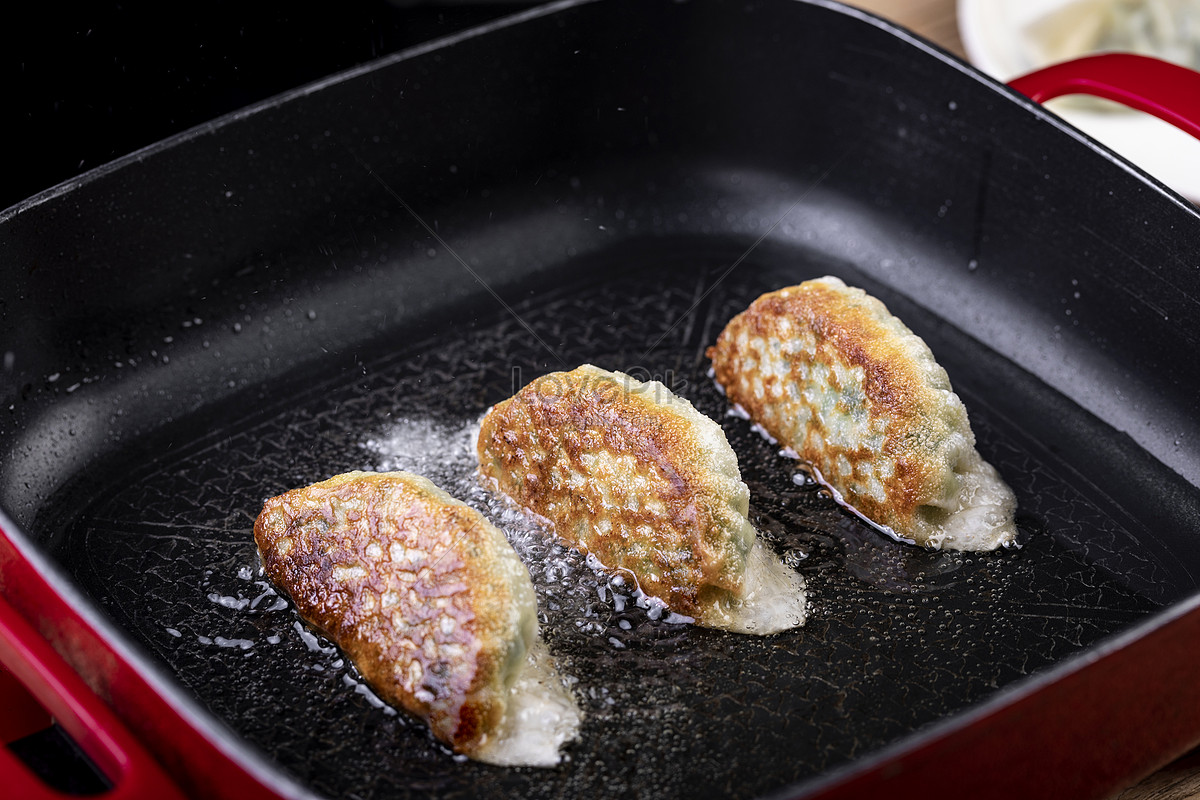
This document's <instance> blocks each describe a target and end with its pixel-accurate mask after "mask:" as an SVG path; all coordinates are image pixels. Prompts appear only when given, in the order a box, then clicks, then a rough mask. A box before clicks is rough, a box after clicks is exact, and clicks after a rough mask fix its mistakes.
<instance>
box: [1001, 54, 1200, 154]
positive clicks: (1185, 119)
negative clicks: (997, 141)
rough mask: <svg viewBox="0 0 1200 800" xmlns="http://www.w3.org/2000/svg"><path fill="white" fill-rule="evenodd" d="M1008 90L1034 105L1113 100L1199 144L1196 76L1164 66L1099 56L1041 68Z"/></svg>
mask: <svg viewBox="0 0 1200 800" xmlns="http://www.w3.org/2000/svg"><path fill="white" fill-rule="evenodd" d="M1008 85H1009V86H1011V87H1012V88H1013V89H1016V90H1017V91H1018V92H1020V93H1021V94H1023V95H1026V96H1027V97H1029V98H1030V99H1032V100H1034V101H1035V102H1038V103H1044V102H1046V101H1047V100H1053V99H1054V98H1055V97H1061V96H1062V95H1066V94H1090V95H1094V96H1096V97H1103V98H1104V99H1106V100H1115V101H1116V102H1118V103H1122V104H1124V105H1127V106H1129V107H1130V108H1135V109H1137V110H1138V111H1145V112H1146V113H1147V114H1153V115H1154V116H1156V117H1158V118H1159V119H1164V120H1166V121H1167V122H1169V123H1171V124H1172V125H1174V126H1175V127H1177V128H1179V129H1181V130H1183V131H1185V132H1187V133H1190V134H1191V135H1192V136H1195V137H1196V138H1197V139H1200V72H1194V71H1192V70H1190V69H1188V68H1187V67H1181V66H1179V65H1178V64H1172V63H1170V62H1169V61H1163V60H1161V59H1158V58H1152V57H1150V56H1142V55H1135V54H1133V53H1103V54H1100V55H1094V56H1083V57H1082V58H1076V59H1072V60H1071V61H1064V62H1063V63H1061V64H1052V65H1050V66H1048V67H1043V68H1042V69H1039V70H1035V71H1034V72H1030V73H1029V74H1027V75H1022V76H1021V77H1019V78H1016V79H1014V80H1012V81H1009V84H1008Z"/></svg>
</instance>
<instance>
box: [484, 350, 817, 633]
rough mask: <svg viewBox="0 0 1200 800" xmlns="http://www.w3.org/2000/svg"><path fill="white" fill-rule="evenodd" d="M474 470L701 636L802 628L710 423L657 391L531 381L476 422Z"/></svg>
mask: <svg viewBox="0 0 1200 800" xmlns="http://www.w3.org/2000/svg"><path fill="white" fill-rule="evenodd" d="M478 452H479V467H480V471H481V472H482V474H483V475H484V476H485V477H486V478H488V479H491V480H492V481H494V483H495V485H496V487H497V488H499V490H500V491H501V492H503V493H504V494H505V495H507V496H508V497H510V498H511V499H512V500H514V501H515V502H516V503H517V504H518V505H520V506H523V507H524V508H526V509H527V510H529V511H532V512H533V513H535V514H537V515H538V516H540V517H543V518H544V519H546V520H548V521H549V522H550V524H551V525H552V526H553V528H554V530H555V532H556V533H557V534H558V536H560V537H561V538H562V539H564V540H565V541H566V542H568V543H569V544H571V545H572V546H574V547H576V548H578V549H581V550H583V551H584V552H587V553H589V554H591V555H592V556H594V557H595V558H596V559H598V560H599V561H600V562H601V564H603V565H604V566H605V567H606V568H608V569H610V570H619V571H624V572H627V573H629V574H632V575H633V577H634V578H635V579H636V581H637V584H638V588H640V589H641V591H643V592H644V593H645V594H646V595H649V596H652V597H656V598H658V599H659V600H661V601H663V602H665V603H666V605H667V607H668V608H669V609H670V610H671V611H672V612H674V613H677V614H681V615H684V616H687V617H691V618H693V619H694V620H695V621H697V622H698V623H699V624H701V625H705V626H708V627H714V628H723V629H726V630H732V631H738V632H743V633H758V634H767V633H774V632H777V631H780V630H786V629H788V628H792V627H795V626H797V625H800V624H802V623H803V621H804V615H805V602H806V600H805V590H804V582H803V580H802V579H801V578H800V576H799V575H797V574H796V573H795V572H793V571H792V570H790V569H788V568H787V567H785V566H784V565H783V563H782V562H781V561H780V560H779V558H778V556H776V555H775V554H774V553H773V552H772V551H771V550H770V549H769V548H768V547H767V546H765V545H764V544H763V543H762V542H760V541H759V539H758V536H757V535H756V533H755V530H754V527H753V526H752V525H751V524H750V522H749V521H748V520H747V518H746V515H747V513H748V511H749V499H750V493H749V490H748V489H747V488H746V484H744V483H743V482H742V480H741V475H740V473H739V471H738V464H737V456H735V455H734V452H733V450H732V448H730V446H729V442H728V441H726V439H725V434H724V432H723V431H722V430H721V428H720V426H718V425H717V424H716V423H715V422H713V421H712V420H710V419H708V418H707V417H705V416H704V415H702V414H700V413H699V412H698V411H696V410H695V409H694V408H692V405H691V403H689V402H687V400H684V399H682V398H680V397H677V396H675V395H674V394H673V393H672V392H671V391H670V390H668V389H667V388H666V387H665V386H663V385H662V384H661V383H659V382H657V381H651V382H649V383H642V382H640V381H637V380H635V379H633V378H631V377H629V376H628V375H625V374H623V373H620V372H606V371H604V370H601V369H598V368H597V367H594V366H591V365H584V366H582V367H579V368H578V369H575V370H573V371H571V372H556V373H552V374H549V375H546V376H544V377H541V378H538V379H537V380H535V381H533V382H532V383H530V384H529V385H527V386H526V387H525V388H523V389H521V391H519V392H517V394H516V395H514V396H513V397H511V398H509V399H508V400H506V401H504V402H503V403H500V404H498V405H496V406H495V407H493V408H492V409H491V410H490V411H489V412H488V413H487V415H486V416H485V417H484V418H483V421H482V423H481V427H480V432H479V441H478Z"/></svg>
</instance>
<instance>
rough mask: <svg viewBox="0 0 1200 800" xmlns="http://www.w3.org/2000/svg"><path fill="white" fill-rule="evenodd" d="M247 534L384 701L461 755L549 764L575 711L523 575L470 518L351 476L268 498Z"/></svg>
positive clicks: (367, 476)
mask: <svg viewBox="0 0 1200 800" xmlns="http://www.w3.org/2000/svg"><path fill="white" fill-rule="evenodd" d="M254 539H255V542H256V543H257V544H258V550H259V553H260V555H261V557H262V563H263V568H264V570H265V571H266V574H267V576H268V577H269V578H270V579H271V581H272V582H273V583H275V585H276V586H278V587H280V588H281V589H283V590H284V591H285V592H286V593H287V594H288V595H289V596H290V597H291V599H292V602H293V603H295V605H296V609H297V610H298V611H299V613H300V616H301V618H303V619H304V620H305V621H306V622H307V623H309V624H310V625H312V626H313V627H315V628H316V629H317V630H319V631H320V632H321V633H323V634H324V635H325V636H326V637H327V638H329V639H330V640H331V641H332V642H333V643H334V644H336V645H337V646H338V647H340V648H341V649H342V650H343V651H344V652H345V654H346V655H347V656H348V657H349V658H350V660H351V662H353V664H354V666H355V667H356V668H357V669H358V671H359V672H360V673H361V674H362V676H363V678H365V679H366V681H367V683H368V685H370V686H371V688H372V689H373V690H374V691H375V692H376V693H377V694H378V695H379V697H380V698H382V699H383V700H384V701H385V702H387V703H389V704H391V705H393V706H395V707H398V708H401V709H404V710H405V711H407V712H409V713H411V714H413V715H414V716H416V717H418V718H420V719H422V720H424V721H425V722H426V723H427V724H428V725H429V728H430V730H431V731H432V733H433V735H434V736H435V737H436V738H437V739H438V740H440V741H441V742H443V743H444V744H446V745H448V746H449V747H450V748H452V749H453V750H454V751H456V752H458V753H462V754H464V755H467V756H470V757H471V758H474V759H478V760H480V761H485V762H488V763H492V764H500V765H505V766H515V765H528V766H553V765H554V764H557V763H558V762H559V759H560V755H559V746H560V745H561V744H562V743H563V742H565V741H568V740H570V739H572V738H574V737H575V735H576V733H577V732H578V728H579V724H580V713H579V709H578V706H577V705H576V703H575V700H574V698H573V697H572V696H571V694H570V692H569V691H568V690H567V689H566V688H565V686H564V685H563V683H562V680H561V678H560V677H559V676H558V675H557V674H556V671H555V668H554V665H553V662H552V659H551V657H550V654H549V652H548V651H547V650H546V648H545V645H544V644H542V642H541V640H540V638H539V637H538V630H537V605H536V597H535V594H534V590H533V583H532V581H531V580H530V577H529V571H528V570H527V569H526V568H525V566H524V565H523V564H522V563H521V562H520V560H519V559H518V558H517V554H516V552H515V551H514V550H513V548H512V545H510V544H509V543H508V540H507V539H505V538H504V534H503V533H502V532H500V531H499V530H498V529H497V528H496V527H495V526H493V525H492V524H491V523H490V522H488V521H487V520H486V519H485V518H484V517H483V516H482V515H481V514H480V513H479V512H477V511H475V510H474V509H472V508H470V507H469V506H467V505H465V504H464V503H461V502H459V501H458V500H455V499H454V498H453V497H451V496H450V495H448V494H446V493H445V492H443V491H442V490H441V489H439V488H438V487H436V486H435V485H434V484H433V483H431V482H430V481H428V480H426V479H425V478H423V477H420V476H418V475H412V474H409V473H405V472H387V473H371V472H350V473H346V474H344V475H338V476H336V477H333V478H330V479H329V480H326V481H323V482H321V483H317V484H313V485H312V486H307V487H304V488H301V489H294V490H292V491H290V492H287V493H285V494H282V495H280V496H278V497H274V498H271V499H270V500H268V501H267V502H266V504H265V505H264V507H263V510H262V513H261V514H260V515H259V517H258V519H257V521H256V522H255V523H254Z"/></svg>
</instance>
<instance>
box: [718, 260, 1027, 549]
mask: <svg viewBox="0 0 1200 800" xmlns="http://www.w3.org/2000/svg"><path fill="white" fill-rule="evenodd" d="M708 357H709V358H710V359H712V364H713V373H714V377H715V378H716V380H717V382H718V383H719V384H720V386H721V387H722V388H723V389H724V391H725V393H726V395H727V396H728V398H729V400H730V401H731V402H733V403H735V404H736V405H737V406H740V407H741V408H742V409H743V410H744V411H745V412H746V413H747V414H748V415H749V417H750V419H752V420H753V421H754V422H755V423H757V424H758V425H760V426H761V427H762V428H763V429H764V430H765V431H766V432H767V433H768V434H770V435H771V436H773V437H774V438H776V439H777V440H779V442H781V443H782V444H784V445H786V446H787V447H789V448H791V449H792V450H794V451H795V452H796V454H798V456H799V457H800V458H801V459H803V460H804V461H807V462H808V463H809V465H811V467H812V469H813V472H814V477H816V478H817V480H818V481H820V482H821V483H823V484H824V485H826V486H827V487H829V488H830V489H832V490H833V491H834V494H835V497H837V498H838V499H839V501H841V502H843V504H846V505H848V506H850V507H851V509H852V510H854V511H856V512H857V513H858V514H859V515H860V516H862V517H864V518H865V519H866V520H867V521H868V522H871V523H873V524H874V525H876V527H880V528H883V529H884V530H885V531H886V532H888V533H891V534H892V535H894V536H896V537H897V538H900V539H903V540H906V541H909V542H914V543H917V544H921V545H925V546H927V547H932V548H939V547H940V548H947V549H953V550H993V549H995V548H996V547H998V546H1000V545H1012V544H1013V543H1014V542H1015V540H1016V526H1015V524H1014V522H1013V514H1014V512H1015V509H1016V499H1015V498H1014V496H1013V493H1012V490H1011V489H1009V488H1008V486H1007V485H1006V484H1005V483H1004V481H1003V479H1001V477H1000V475H999V473H998V472H997V471H996V470H995V469H994V468H993V467H992V466H991V465H990V464H988V463H987V462H985V461H984V460H983V459H982V458H981V457H980V455H979V453H978V451H976V449H975V435H974V433H972V431H971V426H970V422H969V421H968V419H967V410H966V408H965V407H964V406H963V404H962V401H961V400H960V399H959V397H958V395H956V394H955V393H954V391H953V390H952V389H951V386H950V379H949V378H948V377H947V375H946V371H945V370H944V369H942V367H941V366H939V365H938V363H937V362H936V361H935V360H934V357H933V353H931V352H930V350H929V347H928V346H927V345H926V344H925V342H924V341H922V340H921V338H920V337H918V336H917V335H916V334H914V333H913V332H912V331H911V330H909V329H908V328H907V327H906V326H905V325H904V323H902V322H901V321H900V320H899V319H897V318H896V317H894V316H892V314H891V313H889V312H888V310H887V308H886V307H885V306H884V304H883V303H882V302H880V301H879V300H877V299H875V298H874V297H871V296H869V295H868V294H867V293H866V292H864V291H863V290H862V289H857V288H852V287H848V286H846V284H844V283H843V282H842V281H841V280H839V279H837V278H833V277H825V278H818V279H816V280H810V281H806V282H805V283H802V284H800V285H799V286H791V287H788V288H786V289H780V290H779V291H776V292H771V293H769V294H765V295H763V296H762V297H760V298H758V299H757V300H755V301H754V302H753V303H752V304H751V305H750V307H749V308H748V309H746V311H744V312H742V313H741V314H738V315H737V316H736V317H734V318H733V320H731V321H730V323H729V324H728V326H726V328H725V330H724V331H722V332H721V334H720V336H719V337H718V338H717V343H716V346H715V347H710V348H709V349H708Z"/></svg>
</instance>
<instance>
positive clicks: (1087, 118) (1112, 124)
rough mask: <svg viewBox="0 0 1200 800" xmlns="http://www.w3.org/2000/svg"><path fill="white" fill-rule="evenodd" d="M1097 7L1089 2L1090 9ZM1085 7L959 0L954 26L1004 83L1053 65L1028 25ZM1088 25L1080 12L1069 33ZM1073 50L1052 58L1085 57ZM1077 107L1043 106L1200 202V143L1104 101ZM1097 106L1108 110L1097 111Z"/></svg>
mask: <svg viewBox="0 0 1200 800" xmlns="http://www.w3.org/2000/svg"><path fill="white" fill-rule="evenodd" d="M1102 2H1103V0H1091V3H1090V4H1091V5H1093V6H1096V5H1100V4H1102ZM1087 4H1088V0H1083V2H1080V0H1003V2H1001V0H958V27H959V32H960V34H961V35H962V40H963V46H964V47H965V49H966V52H967V56H968V58H970V60H971V62H972V63H973V64H975V66H977V67H979V69H981V70H983V71H984V72H986V73H988V74H989V75H991V76H992V77H994V78H997V79H999V80H1001V81H1005V82H1007V81H1010V80H1012V79H1013V78H1016V77H1018V76H1020V75H1023V74H1025V73H1027V72H1030V71H1032V70H1034V69H1037V68H1038V67H1042V66H1045V65H1046V64H1047V63H1050V61H1051V60H1056V59H1055V58H1054V56H1051V57H1049V58H1048V57H1047V56H1046V54H1045V53H1042V52H1038V48H1037V46H1036V44H1035V42H1034V40H1033V36H1031V32H1030V28H1031V26H1033V25H1036V23H1037V22H1038V21H1039V20H1045V19H1046V16H1047V15H1049V14H1053V13H1054V12H1056V11H1061V9H1062V8H1063V7H1065V6H1068V5H1074V6H1076V10H1078V11H1082V9H1083V8H1085V7H1086V5H1087ZM1068 13H1069V12H1068ZM1087 20H1088V17H1087V16H1086V15H1085V14H1083V13H1080V14H1079V15H1078V16H1076V17H1075V18H1074V19H1072V21H1071V30H1072V31H1073V32H1079V31H1082V30H1084V29H1085V26H1086V25H1087ZM1060 41H1061V40H1060ZM1072 49H1073V48H1071V47H1070V46H1066V45H1064V47H1063V49H1062V50H1060V51H1059V52H1058V53H1056V54H1054V55H1055V56H1062V57H1063V58H1067V57H1071V56H1072V55H1083V54H1085V52H1087V51H1086V50H1084V49H1076V50H1075V51H1074V52H1072ZM1057 60H1061V59H1057ZM1079 105H1081V104H1080V103H1079V101H1078V100H1074V99H1068V98H1061V99H1058V100H1051V101H1049V102H1048V103H1046V107H1047V108H1049V109H1050V110H1052V111H1054V113H1056V114H1058V115H1059V116H1061V117H1062V118H1063V119H1065V120H1067V121H1068V122H1070V123H1071V124H1072V125H1074V126H1075V127H1077V128H1079V129H1080V130H1082V131H1083V132H1085V133H1087V134H1088V135H1089V136H1091V137H1092V138H1094V139H1096V140H1097V141H1100V142H1102V143H1104V144H1105V145H1107V146H1108V147H1110V148H1112V149H1113V150H1115V151H1116V152H1118V153H1120V154H1121V155H1123V156H1125V157H1126V158H1128V159H1129V160H1130V161H1132V162H1133V163H1135V164H1137V165H1138V166H1140V167H1141V168H1142V169H1144V170H1146V172H1149V173H1150V174H1151V175H1153V176H1154V177H1156V178H1158V179H1159V180H1160V181H1162V182H1163V183H1165V184H1167V185H1168V186H1170V187H1172V188H1173V189H1175V190H1176V191H1177V192H1179V193H1180V194H1182V195H1184V196H1185V197H1187V198H1189V199H1191V200H1192V201H1193V202H1200V140H1197V139H1195V138H1193V137H1192V136H1190V135H1188V134H1186V133H1184V132H1183V131H1181V130H1179V129H1178V128H1176V127H1174V126H1173V125H1171V124H1170V123H1167V122H1164V121H1162V120H1160V119H1158V118H1157V117H1152V116H1150V115H1149V114H1143V113H1141V112H1137V111H1129V110H1123V109H1120V107H1118V106H1116V104H1111V103H1107V102H1106V101H1100V100H1096V101H1088V105H1090V106H1092V107H1091V108H1089V107H1083V108H1080V107H1079ZM1100 106H1104V107H1105V108H1106V109H1111V110H1099V107H1100Z"/></svg>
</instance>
